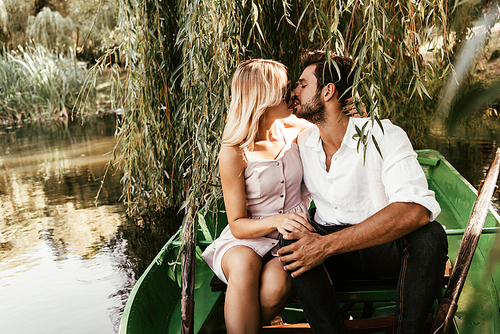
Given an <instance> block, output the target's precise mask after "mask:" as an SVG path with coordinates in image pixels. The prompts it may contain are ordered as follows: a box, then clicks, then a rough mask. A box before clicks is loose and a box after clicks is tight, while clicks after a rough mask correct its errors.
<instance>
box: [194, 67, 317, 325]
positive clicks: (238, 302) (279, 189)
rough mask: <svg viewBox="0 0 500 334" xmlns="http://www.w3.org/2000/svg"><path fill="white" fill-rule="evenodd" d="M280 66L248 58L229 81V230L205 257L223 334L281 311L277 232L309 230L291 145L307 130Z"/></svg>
mask: <svg viewBox="0 0 500 334" xmlns="http://www.w3.org/2000/svg"><path fill="white" fill-rule="evenodd" d="M287 82H288V80H287V73H286V68H285V66H284V65H283V64H281V63H278V62H276V61H272V60H263V59H252V60H248V61H246V62H244V63H242V64H240V65H239V66H238V68H237V70H236V72H235V74H234V76H233V81H232V86H231V90H232V97H231V105H230V108H229V114H228V121H227V124H226V127H225V129H224V134H223V138H222V148H221V151H220V156H219V169H220V176H221V183H222V190H223V193H224V203H225V206H226V213H227V218H228V221H229V225H228V226H227V227H226V228H225V229H224V231H223V232H222V233H221V235H220V237H219V238H218V239H217V240H216V241H214V243H213V244H212V245H211V246H209V247H208V248H207V250H205V252H204V253H203V256H204V258H205V260H206V261H207V263H208V264H209V265H210V267H211V268H212V269H213V270H214V272H215V273H216V274H217V276H218V277H219V278H220V279H221V280H222V281H224V282H226V283H227V284H228V286H227V290H226V299H225V307H224V315H225V319H226V328H227V332H228V333H258V331H259V328H260V327H261V326H262V325H264V324H267V323H269V321H270V320H272V319H273V318H274V317H275V316H276V315H278V314H279V313H280V312H281V311H282V310H283V308H284V306H285V303H286V301H287V298H288V296H289V294H290V292H291V290H292V286H291V282H290V278H289V276H288V274H287V273H286V272H285V271H284V270H283V266H282V265H281V263H280V262H279V260H278V258H277V257H275V255H276V251H277V241H278V240H277V238H278V236H279V233H285V232H290V231H303V230H305V229H308V230H310V231H313V228H312V227H311V225H309V223H308V222H307V208H306V206H305V205H304V203H303V201H302V197H301V182H302V164H301V161H300V156H299V150H298V146H297V144H296V143H295V139H296V137H297V135H298V133H299V132H300V131H301V130H303V129H304V128H306V127H308V126H309V125H310V123H308V122H305V121H301V120H298V119H297V118H296V117H295V116H291V108H289V106H288V105H287V102H288V100H289V90H288V89H287Z"/></svg>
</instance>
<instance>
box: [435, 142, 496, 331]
mask: <svg viewBox="0 0 500 334" xmlns="http://www.w3.org/2000/svg"><path fill="white" fill-rule="evenodd" d="M499 170H500V149H497V151H496V153H495V160H493V163H492V164H491V167H490V170H489V171H488V175H486V178H485V180H484V183H483V185H482V187H480V189H479V194H478V196H477V200H476V204H475V205H474V209H473V210H472V214H471V216H470V219H469V223H468V224H467V228H466V230H465V233H464V237H463V239H462V242H461V243H460V248H459V249H458V254H457V259H456V261H455V265H454V266H453V271H452V272H451V276H450V280H449V282H448V286H447V288H446V291H445V293H444V297H443V299H441V302H440V303H439V309H438V312H437V314H436V318H435V319H434V322H433V324H432V327H431V333H432V334H447V333H448V331H449V330H450V328H451V325H452V323H453V316H454V315H455V311H456V310H457V302H458V298H459V297H460V293H461V292H462V288H463V286H464V283H465V278H466V277H467V273H468V271H469V267H470V263H471V261H472V257H473V256H474V251H475V250H476V247H477V243H478V241H479V237H480V236H481V231H482V228H483V225H484V221H485V220H486V215H487V214H488V210H489V207H490V203H491V197H492V196H493V193H494V191H495V188H496V184H497V178H498V172H499Z"/></svg>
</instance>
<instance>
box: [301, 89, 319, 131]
mask: <svg viewBox="0 0 500 334" xmlns="http://www.w3.org/2000/svg"><path fill="white" fill-rule="evenodd" d="M325 113H326V112H325V104H324V103H323V101H321V92H318V93H317V94H316V95H315V96H314V97H313V98H312V99H311V100H310V101H308V102H306V103H301V104H300V109H299V110H297V114H296V115H297V117H300V118H303V119H305V120H308V121H309V122H311V123H313V124H319V123H323V122H324V121H325V116H326V115H325Z"/></svg>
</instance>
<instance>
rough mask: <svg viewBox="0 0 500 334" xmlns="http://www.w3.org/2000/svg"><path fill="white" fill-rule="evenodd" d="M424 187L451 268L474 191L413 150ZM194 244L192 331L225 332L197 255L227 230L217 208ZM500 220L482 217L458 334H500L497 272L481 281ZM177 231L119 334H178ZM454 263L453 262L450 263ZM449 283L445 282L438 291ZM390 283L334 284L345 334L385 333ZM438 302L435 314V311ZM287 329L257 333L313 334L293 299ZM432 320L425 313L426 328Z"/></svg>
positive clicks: (216, 294)
mask: <svg viewBox="0 0 500 334" xmlns="http://www.w3.org/2000/svg"><path fill="white" fill-rule="evenodd" d="M417 153H418V160H419V162H420V165H421V166H422V168H423V170H424V172H425V175H426V176H427V181H428V183H429V188H430V189H432V190H433V191H434V192H435V193H436V199H437V200H438V202H439V203H440V205H441V209H442V211H441V214H440V215H439V216H438V217H437V219H436V220H437V221H438V222H440V223H441V224H442V225H444V226H445V228H446V233H447V235H448V242H449V258H450V260H451V262H454V261H455V259H456V257H457V252H458V249H459V246H460V242H461V239H462V236H463V233H464V229H465V228H466V226H467V223H468V221H469V217H470V214H471V212H472V209H473V207H474V204H475V201H476V199H477V191H476V190H475V189H474V188H473V187H472V186H471V185H470V184H469V182H467V180H465V179H464V178H463V177H462V176H461V175H460V174H459V173H458V172H457V171H456V170H455V169H454V168H453V166H451V164H450V163H449V162H448V161H447V160H446V159H445V158H444V157H443V156H442V155H441V154H440V153H438V152H436V151H432V150H421V151H417ZM198 216H199V220H198V234H197V246H196V253H197V259H196V270H195V295H194V299H195V307H194V313H195V315H194V317H195V319H194V332H195V333H225V329H224V316H223V304H224V290H223V289H220V288H218V287H217V285H216V284H215V285H214V284H212V285H211V282H212V280H213V278H214V275H213V273H212V271H211V270H210V268H209V267H208V266H207V265H206V263H205V262H204V260H203V259H202V257H201V253H202V250H203V249H204V247H206V246H207V245H208V244H210V242H211V241H212V240H213V238H214V236H216V235H218V233H220V231H221V230H222V229H223V228H224V226H225V225H226V224H227V219H226V217H225V214H224V211H223V208H222V207H219V208H218V209H217V210H213V212H207V213H205V214H200V215H198ZM499 222H500V216H499V215H498V214H496V213H495V212H494V211H492V210H491V209H490V210H489V213H488V215H487V217H486V221H485V224H484V228H483V233H482V235H481V238H480V239H479V243H478V246H477V249H476V251H475V254H474V258H473V260H472V263H471V265H470V270H469V274H468V276H467V280H466V281H465V284H464V287H463V290H462V293H461V295H460V299H459V302H458V310H457V312H456V313H455V316H454V321H453V328H452V330H451V332H453V331H454V333H456V334H465V333H474V334H477V333H481V334H483V333H500V311H499V310H500V301H499V298H500V296H499V292H498V288H500V271H493V274H491V275H489V277H484V272H485V268H486V263H487V260H488V254H489V251H490V248H491V245H492V244H493V242H494V240H495V233H494V232H496V230H497V229H498V227H499V226H500V224H499ZM180 238H181V235H180V231H179V232H178V233H177V234H175V235H174V236H173V237H172V238H171V239H170V240H169V241H168V242H167V243H166V244H165V246H164V247H163V248H162V249H161V251H160V252H159V254H158V255H157V256H156V258H155V259H154V261H153V262H152V263H151V264H150V265H149V267H148V268H147V269H146V271H145V272H144V274H143V275H142V276H141V277H140V279H139V280H138V282H137V283H136V285H135V287H134V289H133V291H132V292H131V294H130V297H129V299H128V302H127V304H126V306H125V310H124V313H123V317H122V320H121V324H120V334H139V333H145V334H146V333H147V334H155V333H158V334H160V333H162V334H167V333H168V334H178V333H181V288H180V256H179V250H180V244H181V242H180ZM451 264H453V263H451ZM445 284H446V277H445V278H444V279H443V292H444V289H445ZM395 289H396V287H395V283H394V282H378V281H377V282H376V281H369V282H346V284H345V286H339V287H337V286H336V291H337V296H338V299H339V302H340V303H341V306H342V309H343V310H344V314H345V316H346V319H347V320H346V321H345V324H346V329H347V331H348V333H385V332H386V331H390V327H391V325H392V319H393V318H391V317H392V316H393V314H394V309H395V302H394V301H395V296H396V290H395ZM438 305H439V301H438V300H436V303H435V307H434V309H433V311H432V312H436V310H437V308H438ZM280 316H281V318H282V319H283V322H284V323H285V324H286V325H282V326H279V325H277V326H268V327H265V328H263V329H262V333H307V332H311V331H310V329H309V327H308V325H307V323H304V315H303V312H302V310H301V309H300V305H299V304H298V303H297V302H296V301H294V300H293V298H291V299H290V301H289V303H288V305H287V307H286V309H285V310H284V311H283V313H282V314H281V315H280ZM433 316H434V314H432V313H430V315H429V319H428V323H429V326H430V324H431V323H432V321H433Z"/></svg>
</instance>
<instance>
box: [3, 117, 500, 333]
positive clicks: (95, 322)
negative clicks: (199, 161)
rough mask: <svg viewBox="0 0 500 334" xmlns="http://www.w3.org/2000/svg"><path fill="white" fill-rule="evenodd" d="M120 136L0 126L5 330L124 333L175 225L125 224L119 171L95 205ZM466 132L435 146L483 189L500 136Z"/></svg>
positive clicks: (91, 127) (105, 130)
mask: <svg viewBox="0 0 500 334" xmlns="http://www.w3.org/2000/svg"><path fill="white" fill-rule="evenodd" d="M114 132H115V117H114V116H105V117H102V118H101V117H95V118H91V119H88V120H86V121H85V122H84V124H83V125H82V124H81V122H79V121H75V122H72V123H70V124H56V123H47V124H40V125H25V126H22V127H3V128H0V210H1V211H0V212H1V214H0V331H1V332H2V333H9V334H22V333H30V334H32V333H36V334H43V333H51V334H53V333H65V334H66V333H93V334H99V333H102V334H111V333H116V332H117V331H118V326H119V322H120V317H121V314H122V312H123V308H124V305H125V302H126V300H127V298H128V296H129V294H130V291H131V289H132V287H133V285H134V284H135V282H136V280H137V279H138V275H140V273H142V272H143V271H144V269H145V268H146V267H147V265H148V264H149V262H150V261H151V259H152V258H153V257H154V255H155V254H156V252H157V251H158V249H159V248H160V247H161V246H162V245H163V243H164V242H165V241H166V240H167V239H168V236H169V235H170V233H171V232H172V228H166V227H165V226H164V225H165V224H160V223H159V224H156V225H153V226H151V225H143V224H140V223H138V222H134V221H130V220H127V218H126V216H125V207H124V206H123V205H122V204H121V203H120V202H119V197H120V194H121V185H120V182H119V181H120V174H119V173H110V175H108V177H107V178H106V180H105V187H104V191H103V192H102V194H101V196H100V198H99V200H98V202H97V205H96V203H95V202H94V197H95V195H96V193H97V191H98V189H99V186H100V184H101V181H102V176H103V170H104V167H105V164H106V162H107V161H108V160H109V157H110V155H109V152H110V151H111V150H112V149H113V147H114V145H115V139H114ZM465 137H466V138H467V139H460V138H453V139H449V138H446V137H441V136H434V137H432V138H430V139H429V145H428V147H429V148H434V149H437V150H439V151H440V152H441V153H443V154H444V155H445V156H446V157H447V158H448V159H449V160H450V162H451V163H452V164H453V165H454V166H455V167H456V168H457V169H458V170H459V172H460V173H461V174H462V175H464V176H465V177H466V178H467V179H468V180H469V181H470V182H471V183H472V184H473V185H474V186H476V187H477V185H478V184H479V182H480V181H481V180H482V179H483V178H484V175H485V173H486V171H487V168H488V166H489V164H490V163H491V161H492V158H493V154H494V152H495V150H496V143H497V142H498V139H497V134H496V132H495V131H494V130H491V129H489V128H484V129H481V130H480V131H478V132H477V134H476V135H474V136H472V135H467V136H465ZM497 198H498V196H497ZM496 203H498V200H497V199H496V200H495V206H496V207H499V206H498V204H496Z"/></svg>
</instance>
